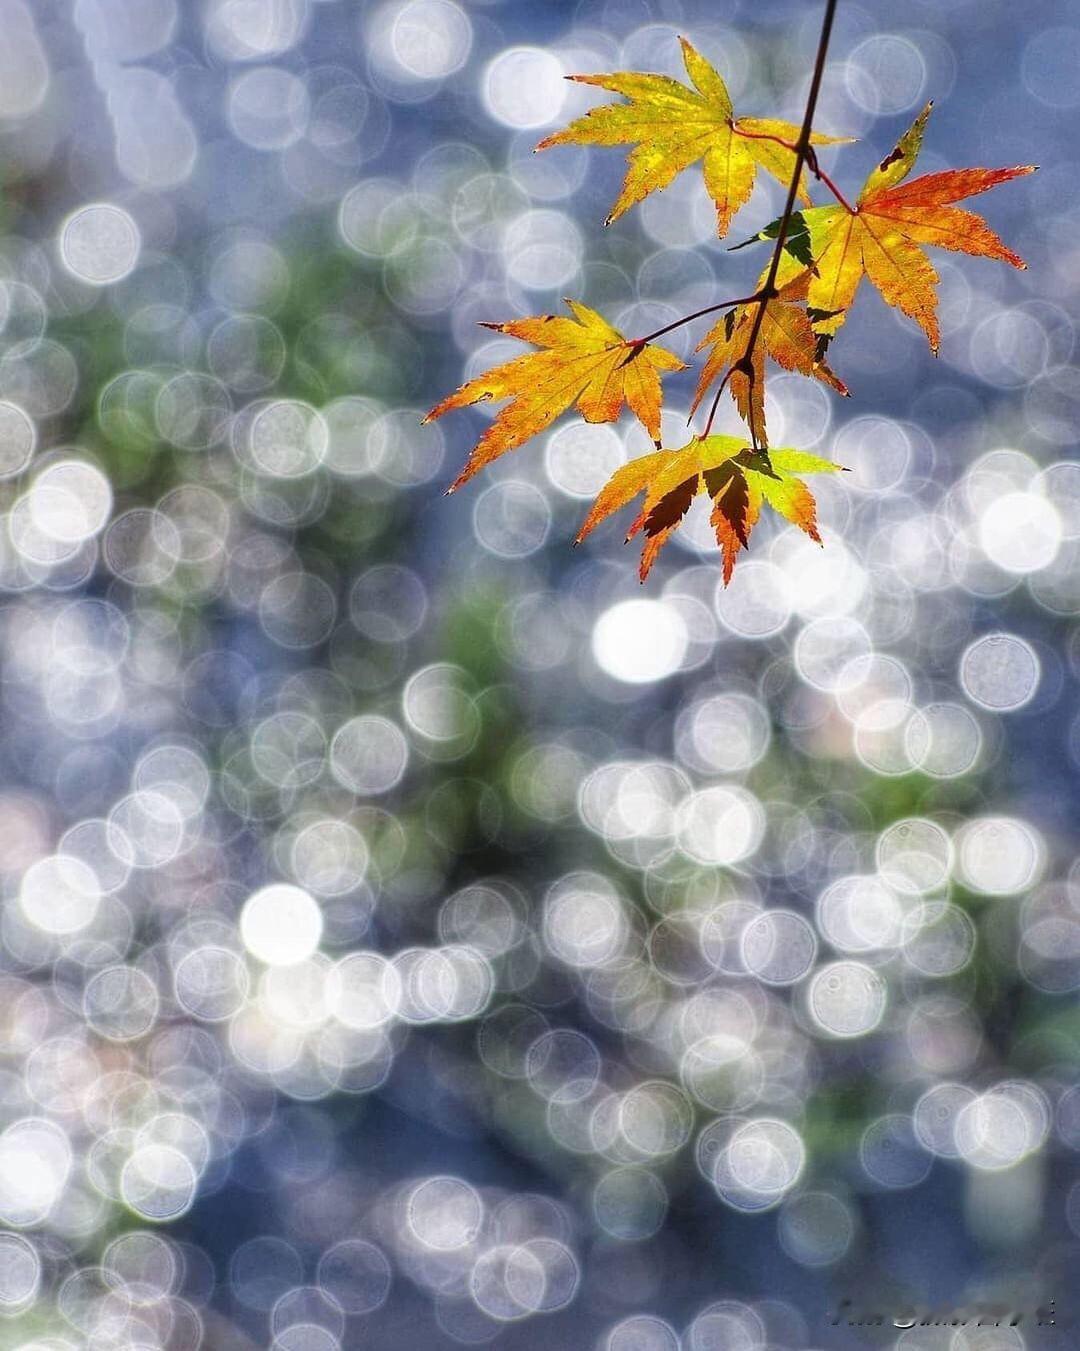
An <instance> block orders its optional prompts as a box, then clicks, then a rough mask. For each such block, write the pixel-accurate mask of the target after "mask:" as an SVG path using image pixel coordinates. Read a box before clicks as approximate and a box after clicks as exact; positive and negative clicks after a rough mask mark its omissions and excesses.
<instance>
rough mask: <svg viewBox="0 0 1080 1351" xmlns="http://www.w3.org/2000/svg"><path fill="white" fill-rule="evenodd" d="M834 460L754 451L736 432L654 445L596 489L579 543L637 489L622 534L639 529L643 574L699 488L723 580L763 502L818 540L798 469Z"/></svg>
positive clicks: (816, 468) (822, 469)
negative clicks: (675, 445)
mask: <svg viewBox="0 0 1080 1351" xmlns="http://www.w3.org/2000/svg"><path fill="white" fill-rule="evenodd" d="M840 468H841V466H840V465H838V464H835V463H834V462H833V461H832V460H824V459H821V458H820V457H819V456H817V455H810V454H808V453H807V452H806V451H802V450H791V449H783V450H773V451H770V452H769V454H768V455H767V456H766V455H765V454H763V453H762V452H759V451H754V450H752V449H751V448H750V447H748V446H747V444H746V439H745V438H744V437H737V436H706V437H694V439H693V440H692V441H690V442H689V444H688V445H685V446H683V447H682V448H681V449H680V450H658V451H653V452H652V453H651V454H648V455H642V456H641V457H640V458H639V459H636V460H631V461H630V462H629V463H628V464H624V465H622V466H621V467H620V468H619V469H617V470H616V471H615V473H614V474H613V475H612V476H611V478H610V479H609V480H608V482H607V483H606V484H605V486H604V487H603V488H602V489H601V491H600V493H599V495H598V497H597V499H596V501H595V502H594V504H593V506H592V510H591V511H590V512H589V514H588V516H586V518H585V520H584V522H583V523H582V526H581V529H580V531H579V532H578V537H577V543H580V542H581V541H582V540H583V539H584V538H585V536H586V535H588V534H589V533H590V531H592V530H594V529H595V528H596V526H598V525H599V524H600V522H601V521H603V520H606V519H607V517H608V516H611V515H612V514H613V513H614V512H616V511H618V510H620V508H622V507H625V506H626V505H628V503H630V502H632V501H633V500H634V498H636V497H638V496H640V495H641V494H642V493H644V495H645V500H644V502H643V503H642V505H641V509H640V510H639V512H638V515H637V516H636V517H635V519H634V521H633V522H632V524H631V526H630V529H629V531H628V532H627V535H626V538H627V540H630V539H633V538H634V536H635V535H637V534H642V533H643V534H644V536H645V544H644V547H643V549H642V554H641V567H640V570H639V575H640V577H641V580H642V581H643V582H644V581H645V579H646V577H647V576H648V575H649V570H650V569H651V568H652V565H653V563H654V562H655V561H656V558H657V555H658V554H659V553H660V550H661V549H662V548H663V547H664V545H665V544H666V543H667V541H668V539H669V537H670V536H671V533H672V531H674V530H675V528H676V527H677V526H678V525H679V523H680V521H682V519H683V517H684V516H685V515H686V513H687V512H688V511H689V510H690V507H691V504H692V503H693V501H694V498H695V497H697V495H698V494H699V493H701V492H707V493H708V494H709V496H710V498H711V499H712V503H713V507H712V515H711V517H710V520H711V522H712V525H713V529H714V530H715V531H716V538H717V543H718V544H719V545H720V547H721V550H722V554H723V577H724V585H725V586H726V585H727V584H728V582H730V580H731V576H732V573H733V571H734V569H735V562H736V559H737V557H738V553H739V550H740V549H745V548H747V547H748V545H749V542H750V533H751V531H752V530H753V528H754V526H755V525H756V524H757V521H758V518H759V516H760V515H761V508H762V504H767V505H768V506H770V507H772V509H773V510H774V511H776V512H778V513H779V514H780V515H781V516H783V517H784V518H785V519H786V520H788V521H790V522H791V523H792V525H796V526H798V527H799V529H800V530H804V531H805V532H806V533H807V534H808V535H809V536H810V538H811V539H813V540H816V541H817V542H818V543H820V542H821V537H820V535H819V534H818V529H817V509H816V505H815V502H814V498H813V495H812V494H811V492H810V490H809V488H807V487H806V485H805V484H804V483H803V482H802V480H801V479H800V478H799V477H798V475H800V474H815V473H832V472H835V471H836V470H838V469H840Z"/></svg>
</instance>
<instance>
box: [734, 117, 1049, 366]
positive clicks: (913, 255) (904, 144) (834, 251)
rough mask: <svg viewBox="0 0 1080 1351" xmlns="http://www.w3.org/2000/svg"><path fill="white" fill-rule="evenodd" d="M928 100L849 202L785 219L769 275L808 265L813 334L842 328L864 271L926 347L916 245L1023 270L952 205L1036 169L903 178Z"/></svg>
mask: <svg viewBox="0 0 1080 1351" xmlns="http://www.w3.org/2000/svg"><path fill="white" fill-rule="evenodd" d="M932 106H933V105H932V104H931V103H928V104H927V105H926V107H925V108H924V109H923V110H922V112H921V113H920V114H919V116H918V117H917V118H916V119H915V121H914V123H913V124H912V125H911V126H910V127H909V128H908V130H907V131H906V132H905V133H904V134H903V136H901V137H900V140H899V141H898V142H897V143H896V146H895V147H894V149H893V150H891V151H890V152H889V154H888V155H886V156H885V158H884V159H883V160H882V161H881V163H880V164H879V165H877V166H876V168H875V169H874V170H873V172H872V173H871V174H870V177H869V178H868V179H867V180H866V184H865V186H864V187H863V190H862V192H861V193H860V194H859V197H858V200H857V202H856V204H855V206H854V207H848V206H846V205H842V204H837V205H835V206H815V207H811V208H810V209H808V210H806V211H800V212H796V213H795V214H794V215H793V216H792V220H791V227H790V231H789V235H788V237H787V238H786V239H785V242H784V258H783V260H782V262H781V265H780V270H779V272H778V274H777V281H778V283H781V284H782V283H784V282H786V281H788V280H790V279H791V278H792V277H793V276H795V275H797V274H798V273H799V272H800V271H802V270H803V269H805V268H807V267H808V266H809V281H808V286H807V305H808V308H809V311H810V315H811V320H812V323H813V327H814V331H815V332H816V333H818V334H820V335H822V336H824V337H826V338H829V337H831V336H832V335H833V334H835V333H836V332H837V331H838V330H839V328H840V326H841V325H842V324H843V322H844V319H845V317H846V315H847V311H848V309H849V308H850V307H851V303H852V301H853V300H854V299H855V292H856V291H857V290H858V287H859V283H860V281H862V278H863V277H864V276H867V277H869V278H870V281H871V282H872V283H873V285H874V286H876V287H877V289H878V290H879V291H880V292H881V295H882V298H883V299H884V300H885V301H886V302H887V303H888V304H889V305H892V306H894V307H895V308H897V309H899V310H901V311H902V312H903V313H904V314H906V315H907V316H908V317H909V318H911V319H914V320H915V322H916V323H917V324H919V325H920V326H921V328H922V329H923V331H924V332H925V333H926V336H927V338H928V339H929V341H930V347H931V350H932V351H934V352H935V353H936V352H937V350H938V344H939V341H940V332H939V329H938V321H937V294H936V292H935V290H934V287H935V286H936V285H937V282H938V275H937V273H936V272H935V271H934V268H933V266H932V265H931V263H930V260H929V259H928V258H927V256H926V254H925V253H924V252H923V250H922V248H920V245H928V244H932V245H935V246H936V247H937V248H941V249H953V250H955V251H956V252H958V253H970V254H972V255H974V256H977V257H983V258H998V259H1001V260H1002V261H1003V262H1006V263H1011V264H1012V265H1013V267H1017V268H1025V267H1026V266H1027V264H1026V263H1025V262H1024V260H1023V259H1022V258H1020V257H1018V256H1017V255H1016V254H1015V253H1013V252H1012V250H1011V249H1009V248H1008V247H1007V246H1006V245H1005V244H1004V243H1003V242H1002V240H1001V239H999V238H998V236H997V235H996V234H995V233H994V231H993V230H991V228H990V227H989V225H987V223H986V222H985V221H984V220H983V219H982V218H981V217H980V216H976V215H975V214H974V213H973V212H971V211H963V210H961V209H960V208H958V207H955V206H953V205H952V203H954V202H959V201H962V200H963V199H964V198H965V197H973V196H975V195H976V194H978V193H980V192H986V191H987V190H988V189H989V188H993V187H996V186H997V185H998V184H999V183H1007V182H1008V181H1009V180H1010V179H1012V178H1020V177H1022V176H1023V175H1024V174H1030V173H1033V172H1034V171H1035V169H1036V168H1037V167H1038V166H1037V165H1034V164H1018V165H1015V166H1013V167H1012V168H1006V169H946V170H944V171H942V172H940V173H933V174H924V175H923V177H921V178H915V179H912V180H911V182H909V183H905V182H904V180H905V179H906V178H907V176H908V174H909V173H910V172H911V170H912V168H913V167H914V165H915V160H916V158H917V157H918V154H919V149H920V147H921V146H922V139H923V133H924V132H925V130H926V122H927V119H928V118H929V116H930V109H931V107H932ZM901 184H902V185H903V186H900V185H901ZM778 233H779V222H777V221H774V222H773V223H772V224H771V225H767V226H766V227H765V229H764V230H762V231H760V232H759V233H758V234H757V235H755V236H754V238H755V239H775V238H776V237H777V234H778ZM747 242H750V241H747ZM737 247H742V246H741V245H739V246H737Z"/></svg>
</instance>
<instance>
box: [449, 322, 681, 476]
mask: <svg viewBox="0 0 1080 1351" xmlns="http://www.w3.org/2000/svg"><path fill="white" fill-rule="evenodd" d="M566 303H567V305H569V307H570V309H571V311H572V313H573V315H574V317H573V319H567V318H565V317H564V316H559V315H552V314H544V315H538V316H536V317H534V318H529V319H514V320H512V321H511V322H510V323H508V324H485V325H484V327H485V328H493V329H495V331H496V332H498V333H508V334H509V335H510V336H511V337H514V338H520V339H521V340H522V341H523V342H529V343H532V344H533V345H534V346H535V347H539V348H541V349H542V350H540V351H539V352H530V353H528V354H527V355H525V356H520V357H515V358H514V359H513V360H512V361H506V362H503V364H502V365H500V366H495V367H494V368H493V369H492V370H490V371H488V372H487V373H486V374H484V375H481V376H478V377H477V379H475V380H469V381H467V382H466V383H465V384H464V385H462V386H461V388H460V389H457V390H455V391H454V393H453V394H451V395H449V396H448V397H447V398H445V399H443V401H442V402H441V403H438V404H436V405H435V407H434V408H433V409H432V410H431V412H430V413H428V415H427V416H426V417H425V418H424V421H425V422H431V421H433V420H434V419H435V418H438V417H442V415H443V414H444V413H447V412H449V411H450V409H451V408H465V407H467V406H468V405H470V404H474V403H482V402H486V401H487V400H491V399H510V400H512V402H510V403H509V404H507V406H506V407H505V408H503V409H502V410H501V411H500V412H499V413H498V415H497V416H496V418H495V420H494V421H493V422H492V424H491V426H490V427H489V428H488V429H487V431H485V432H484V434H483V436H481V438H480V440H479V442H478V443H477V445H476V447H475V448H474V450H473V452H472V454H471V455H470V456H469V459H468V461H467V463H466V465H465V468H464V469H463V470H462V471H461V473H460V474H459V475H458V476H457V478H456V479H455V480H454V482H453V483H452V484H451V485H450V488H449V489H448V491H449V492H454V491H455V490H456V489H457V488H460V487H461V485H462V484H463V483H466V482H468V480H469V479H470V478H472V476H473V475H474V474H475V473H476V472H477V471H478V470H480V469H482V468H483V467H484V466H485V465H487V464H490V463H491V462H492V460H496V459H498V457H499V456H500V455H504V454H505V453H506V452H507V451H508V450H513V449H514V448H515V447H516V446H520V445H521V444H522V442H524V441H527V440H529V438H530V437H533V436H535V435H536V434H537V433H538V432H542V431H543V430H544V429H545V428H546V427H548V426H550V425H551V423H552V422H554V421H555V419H556V418H557V417H558V416H559V415H560V414H561V413H564V412H565V411H566V410H567V409H568V408H569V407H570V406H571V405H572V404H576V405H577V407H578V410H579V412H580V413H581V415H582V417H583V418H584V419H585V421H586V422H614V421H615V420H616V418H617V417H618V416H619V414H620V412H621V411H622V407H623V404H624V403H625V404H626V405H627V406H628V407H629V408H630V410H631V411H632V412H633V413H634V414H635V415H636V416H637V417H638V418H639V419H640V421H641V423H642V425H643V426H644V427H645V429H646V431H647V432H648V433H649V435H650V436H651V437H652V439H653V440H654V441H656V442H659V440H660V403H661V392H660V377H661V375H662V374H665V373H666V372H668V371H681V370H683V369H684V363H683V362H681V361H680V360H679V358H678V357H676V356H673V355H672V354H671V353H670V352H669V351H667V350H666V349H665V348H663V347H656V346H654V345H652V344H646V343H640V342H628V341H627V340H626V338H624V337H623V336H622V334H621V333H619V332H618V331H617V330H616V329H614V328H612V327H611V325H610V324H609V323H608V322H607V321H606V320H605V319H604V318H602V317H601V315H599V314H597V312H596V311H595V310H592V309H590V308H589V307H588V305H582V304H581V303H580V301H576V300H568V301H567V302H566Z"/></svg>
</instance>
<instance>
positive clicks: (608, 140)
mask: <svg viewBox="0 0 1080 1351" xmlns="http://www.w3.org/2000/svg"><path fill="white" fill-rule="evenodd" d="M679 41H680V43H681V44H682V52H683V62H684V63H685V65H686V73H687V74H688V75H689V77H690V79H691V80H692V82H693V85H694V88H692V89H691V88H690V87H688V86H687V85H685V84H680V83H679V81H678V80H673V79H671V77H670V76H668V75H647V74H639V73H637V72H634V71H619V72H617V73H615V74H613V75H571V76H569V77H568V78H570V79H571V80H576V81H578V82H579V83H580V84H591V85H596V86H598V87H599V88H600V89H607V90H610V91H611V92H612V93H613V94H621V95H622V96H623V97H624V98H625V99H627V100H629V101H628V102H627V103H613V104H604V105H602V106H601V107H597V108H592V109H590V110H589V112H587V113H586V114H585V115H584V117H579V118H577V120H576V121H574V122H571V124H570V125H569V126H568V127H567V128H565V130H563V131H557V132H555V133H554V134H553V135H551V136H546V137H545V138H544V139H543V140H542V141H541V142H540V144H539V145H538V146H537V147H536V148H537V150H546V149H547V148H548V147H549V146H553V145H625V144H627V143H630V142H637V143H638V144H637V145H635V147H634V149H633V150H631V152H630V154H629V155H628V156H627V164H628V168H627V171H626V179H625V181H624V182H623V186H622V191H621V192H620V193H619V196H618V199H617V201H616V202H615V205H614V206H613V207H612V209H611V214H610V215H609V216H608V218H607V221H606V222H605V223H606V224H608V225H610V224H611V222H612V221H613V220H616V219H617V218H618V217H619V216H621V215H622V214H623V212H624V211H626V210H628V208H630V207H631V206H633V205H634V204H635V203H636V202H640V201H641V200H642V199H643V198H645V197H647V196H648V194H649V193H650V192H656V191H658V190H659V189H661V188H666V187H667V186H668V184H669V183H670V182H671V181H672V179H674V178H675V177H676V175H677V174H679V173H681V172H682V170H683V169H686V168H689V166H690V165H691V164H694V163H695V162H696V161H697V160H701V161H702V169H703V171H704V175H705V187H706V190H707V191H708V193H709V196H710V197H711V198H712V199H713V201H714V202H715V204H716V222H717V233H718V234H719V235H720V237H721V238H723V236H724V235H725V234H727V231H728V228H729V226H730V224H731V218H732V216H734V214H735V212H736V211H738V210H739V208H740V207H742V206H745V205H746V203H747V202H748V201H749V200H750V194H751V192H752V191H753V188H754V179H755V176H756V174H757V170H758V168H759V167H760V168H762V169H765V170H766V171H767V172H768V173H770V174H772V175H773V177H774V178H777V179H779V181H780V182H781V183H783V184H784V186H785V187H786V186H787V185H788V184H789V183H790V182H791V178H792V175H793V174H794V172H795V152H794V149H793V146H794V143H795V142H796V141H797V140H798V137H799V128H798V127H796V126H794V125H793V124H792V123H790V122H781V121H777V120H776V119H775V118H765V117H736V116H735V112H734V109H733V108H732V106H731V98H730V96H729V95H728V91H727V86H726V85H725V84H724V81H723V80H722V79H721V77H720V75H719V74H718V73H717V71H716V70H715V69H714V67H713V66H712V65H710V64H709V62H708V61H706V60H705V58H704V57H703V56H702V55H701V54H700V53H699V52H697V51H695V49H694V48H693V47H692V46H691V45H690V43H689V42H687V40H686V39H685V38H680V39H679ZM810 139H811V141H812V142H813V143H814V144H815V145H830V144H835V143H839V142H841V141H848V140H850V139H851V138H850V137H846V136H822V135H819V134H818V133H816V132H815V133H814V135H813V136H812V137H811V138H810ZM800 199H801V200H803V201H806V202H809V200H810V198H809V195H808V194H807V192H806V179H805V176H802V177H801V178H800Z"/></svg>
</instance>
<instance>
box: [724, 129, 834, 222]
mask: <svg viewBox="0 0 1080 1351" xmlns="http://www.w3.org/2000/svg"><path fill="white" fill-rule="evenodd" d="M732 130H733V131H734V133H735V135H736V136H745V137H746V138H747V140H750V141H772V142H774V144H776V145H782V146H783V147H784V149H785V150H790V151H791V153H792V154H795V151H796V147H795V146H794V145H792V143H791V142H790V141H785V140H784V138H783V137H782V136H774V135H773V134H772V133H771V132H769V131H744V130H743V129H742V128H741V127H735V126H733V127H732ZM806 167H807V168H808V169H809V170H810V172H811V173H812V174H813V175H814V177H815V178H816V179H817V180H818V181H819V182H821V183H824V184H825V186H826V187H827V188H828V189H829V191H830V192H831V193H832V195H833V196H834V197H835V198H836V200H837V201H838V202H839V203H840V205H841V206H842V207H843V208H844V210H845V211H849V212H850V213H851V214H852V215H853V216H854V215H856V214H857V213H856V209H855V207H853V206H852V205H851V203H850V202H849V201H848V199H847V198H846V197H845V196H844V194H843V193H842V192H841V191H840V189H839V188H838V187H837V186H836V184H835V183H834V182H833V181H832V179H831V178H830V177H829V175H828V174H827V173H826V172H825V170H824V169H823V168H822V167H821V165H820V163H819V162H818V157H817V151H816V150H815V149H814V147H813V146H812V145H807V147H806Z"/></svg>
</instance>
